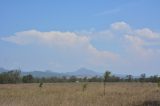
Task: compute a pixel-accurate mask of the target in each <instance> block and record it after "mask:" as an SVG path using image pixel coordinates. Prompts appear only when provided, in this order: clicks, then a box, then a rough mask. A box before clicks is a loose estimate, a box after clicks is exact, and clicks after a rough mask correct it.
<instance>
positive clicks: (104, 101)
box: [0, 83, 160, 106]
mask: <svg viewBox="0 0 160 106" xmlns="http://www.w3.org/2000/svg"><path fill="white" fill-rule="evenodd" d="M159 101H160V88H158V87H157V85H156V84H152V83H145V84H140V83H108V84H107V85H106V95H105V96H104V95H103V84H102V83H88V86H87V89H86V90H85V91H84V92H83V89H82V84H81V83H54V84H44V85H43V87H42V88H39V84H15V85H14V84H5V85H0V106H142V105H146V106H151V105H150V104H149V103H150V102H151V104H152V103H153V104H154V102H156V103H158V102H159ZM148 102H149V103H148ZM147 103H148V104H147ZM153 106H154V105H153ZM157 106H160V105H159V104H158V105H157Z"/></svg>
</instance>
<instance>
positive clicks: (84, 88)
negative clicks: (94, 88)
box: [82, 83, 88, 92]
mask: <svg viewBox="0 0 160 106" xmlns="http://www.w3.org/2000/svg"><path fill="white" fill-rule="evenodd" d="M87 85H88V84H86V83H84V84H83V85H82V89H83V92H84V91H85V90H86V89H87Z"/></svg>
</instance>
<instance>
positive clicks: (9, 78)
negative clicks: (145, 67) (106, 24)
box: [0, 70, 160, 84]
mask: <svg viewBox="0 0 160 106" xmlns="http://www.w3.org/2000/svg"><path fill="white" fill-rule="evenodd" d="M103 81H104V77H103V76H101V77H100V76H94V77H83V78H79V77H76V76H70V77H68V76H67V77H66V76H62V77H41V78H38V77H33V76H32V75H30V74H29V75H24V76H21V71H20V70H11V71H8V72H2V73H0V84H7V83H40V82H44V83H56V82H103ZM105 81H106V82H156V83H157V82H159V81H160V77H159V76H158V75H154V76H150V77H146V75H145V74H141V75H140V77H138V78H134V77H133V76H132V75H127V76H126V77H123V78H120V77H118V76H114V75H111V74H110V76H108V78H107V79H105Z"/></svg>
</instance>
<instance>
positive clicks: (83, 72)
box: [0, 68, 103, 77]
mask: <svg viewBox="0 0 160 106" xmlns="http://www.w3.org/2000/svg"><path fill="white" fill-rule="evenodd" d="M7 71H8V70H7V69H4V68H0V73H1V72H7ZM28 74H31V75H33V76H34V77H52V76H55V77H62V76H68V77H69V76H76V77H93V76H102V75H103V74H102V73H98V72H96V71H93V70H89V69H86V68H80V69H78V70H76V71H73V72H64V73H59V72H53V71H50V70H47V71H31V72H21V75H22V76H23V75H28Z"/></svg>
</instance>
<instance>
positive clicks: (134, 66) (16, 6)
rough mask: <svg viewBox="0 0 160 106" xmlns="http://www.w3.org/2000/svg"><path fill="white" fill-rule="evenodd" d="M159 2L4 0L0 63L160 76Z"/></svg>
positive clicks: (24, 67) (0, 21)
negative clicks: (82, 68) (83, 68)
mask: <svg viewBox="0 0 160 106" xmlns="http://www.w3.org/2000/svg"><path fill="white" fill-rule="evenodd" d="M159 4H160V1H159V0H117V1H113V0H26V1H25V0H23V1H22V0H14V1H11V0H0V16H1V17H0V50H1V52H0V67H4V68H9V69H12V68H19V67H20V68H21V69H22V70H23V71H31V70H53V71H57V72H66V71H74V70H77V69H78V68H81V67H85V68H89V69H93V70H95V71H98V72H104V71H105V70H110V71H112V72H113V73H120V74H121V73H122V74H135V75H138V74H141V73H147V74H160V71H159V70H160V66H159V63H160V30H159V24H160V20H159V19H160V14H159V11H160V7H159Z"/></svg>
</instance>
